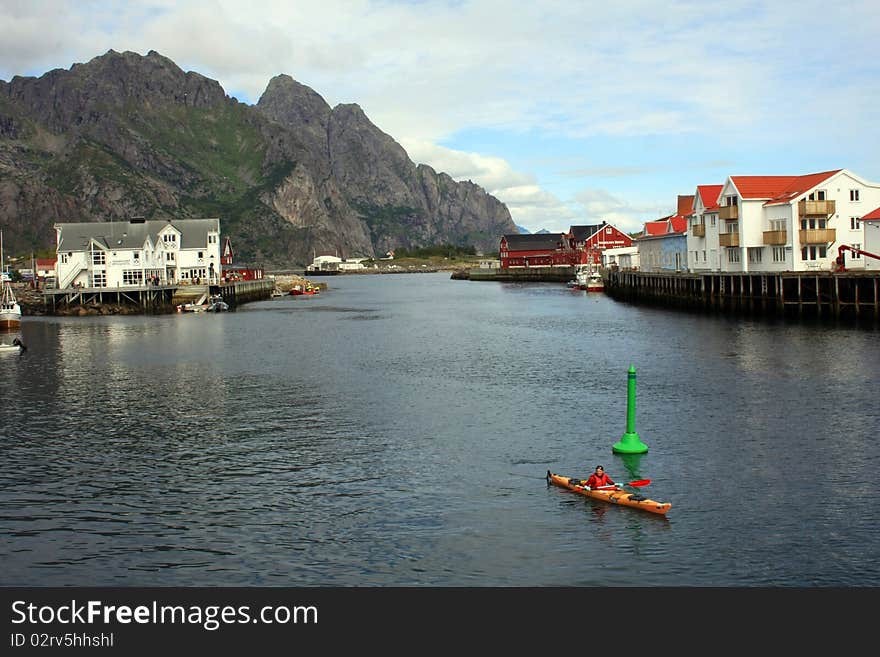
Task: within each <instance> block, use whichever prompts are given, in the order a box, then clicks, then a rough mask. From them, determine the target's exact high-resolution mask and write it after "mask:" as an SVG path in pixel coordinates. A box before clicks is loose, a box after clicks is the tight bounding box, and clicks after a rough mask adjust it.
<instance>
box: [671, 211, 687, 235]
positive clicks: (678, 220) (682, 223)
mask: <svg viewBox="0 0 880 657" xmlns="http://www.w3.org/2000/svg"><path fill="white" fill-rule="evenodd" d="M669 223H671V224H672V230H671V231H669V232H671V233H684V232H686V231H687V227H688V220H687V217H684V216H682V215H680V214H677V215H675V216H674V217H670V218H669Z"/></svg>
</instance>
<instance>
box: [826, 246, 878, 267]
mask: <svg viewBox="0 0 880 657" xmlns="http://www.w3.org/2000/svg"><path fill="white" fill-rule="evenodd" d="M844 251H852V253H853V254H854V255H864V256H868V257H869V258H876V259H877V260H880V255H877V254H876V253H871V252H870V251H865V250H864V249H859V248H856V247H855V246H850V245H849V244H841V245H840V246H838V247H837V260H835V261H834V263H835V264H836V265H837V271H846V267H845V266H844V264H843V252H844Z"/></svg>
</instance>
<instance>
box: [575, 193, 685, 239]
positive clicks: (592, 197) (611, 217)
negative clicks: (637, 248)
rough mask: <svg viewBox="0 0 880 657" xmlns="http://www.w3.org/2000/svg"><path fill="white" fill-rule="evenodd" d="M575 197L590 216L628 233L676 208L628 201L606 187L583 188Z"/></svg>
mask: <svg viewBox="0 0 880 657" xmlns="http://www.w3.org/2000/svg"><path fill="white" fill-rule="evenodd" d="M575 199H576V201H577V203H578V204H580V206H581V207H583V208H584V212H585V213H586V214H587V215H588V216H590V217H594V218H595V219H596V220H598V221H607V222H608V223H610V224H613V225H614V226H616V227H617V228H619V229H620V230H622V231H624V232H627V233H632V232H635V231H639V230H641V229H642V228H643V227H644V224H645V222H646V221H653V220H654V219H659V218H660V217H664V216H667V215H669V214H671V212H672V210H674V208H672V209H670V208H668V207H665V206H663V205H661V204H657V203H650V202H647V203H633V202H631V201H626V200H624V199H621V198H618V197H617V196H615V195H614V194H612V193H611V192H608V191H607V190H604V189H583V190H581V191H580V192H579V193H578V194H577V195H576V197H575Z"/></svg>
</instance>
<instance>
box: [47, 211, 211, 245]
mask: <svg viewBox="0 0 880 657" xmlns="http://www.w3.org/2000/svg"><path fill="white" fill-rule="evenodd" d="M168 225H171V226H173V227H174V228H176V229H177V230H179V231H180V234H181V244H180V248H182V249H197V248H199V247H205V246H207V244H208V233H209V232H214V233H219V232H220V220H219V219H172V220H166V221H158V220H154V221H142V222H137V221H134V222H131V221H129V222H121V221H93V222H87V223H75V224H74V223H70V224H55V227H56V228H60V229H61V242H60V243H59V244H58V250H59V251H83V250H86V249H87V248H88V245H89V244H90V243H91V242H92V241H95V242H97V243H98V244H100V245H102V246H103V247H104V248H106V249H108V250H113V249H117V248H118V249H121V250H125V249H139V248H141V247H143V245H144V243H145V242H146V241H147V237H149V238H150V240H151V241H152V242H153V244H156V243H158V242H159V232H160V231H161V230H162V229H163V228H165V227H166V226H168Z"/></svg>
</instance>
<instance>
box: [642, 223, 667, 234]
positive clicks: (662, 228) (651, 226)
mask: <svg viewBox="0 0 880 657" xmlns="http://www.w3.org/2000/svg"><path fill="white" fill-rule="evenodd" d="M665 234H666V219H658V220H657V221H646V222H645V235H665Z"/></svg>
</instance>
